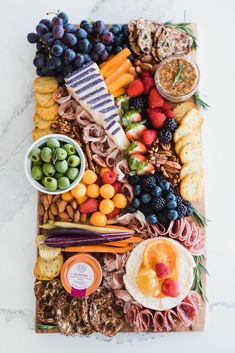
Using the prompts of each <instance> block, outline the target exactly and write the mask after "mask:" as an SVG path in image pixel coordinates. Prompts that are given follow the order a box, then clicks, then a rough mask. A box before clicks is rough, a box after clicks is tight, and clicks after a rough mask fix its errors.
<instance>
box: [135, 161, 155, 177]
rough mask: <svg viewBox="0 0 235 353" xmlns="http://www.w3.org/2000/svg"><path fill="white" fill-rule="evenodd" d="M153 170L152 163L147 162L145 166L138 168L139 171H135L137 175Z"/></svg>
mask: <svg viewBox="0 0 235 353" xmlns="http://www.w3.org/2000/svg"><path fill="white" fill-rule="evenodd" d="M154 171H155V168H154V166H153V165H152V163H150V162H147V164H146V166H145V167H144V168H143V169H142V170H140V171H138V172H137V175H145V174H150V173H152V172H154Z"/></svg>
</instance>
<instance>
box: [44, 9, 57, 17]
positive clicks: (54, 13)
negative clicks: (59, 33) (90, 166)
mask: <svg viewBox="0 0 235 353" xmlns="http://www.w3.org/2000/svg"><path fill="white" fill-rule="evenodd" d="M59 13H60V10H57V12H54V11H51V12H47V13H46V14H47V16H48V15H56V16H58V14H59Z"/></svg>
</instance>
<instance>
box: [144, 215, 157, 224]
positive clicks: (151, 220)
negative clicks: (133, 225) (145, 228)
mask: <svg viewBox="0 0 235 353" xmlns="http://www.w3.org/2000/svg"><path fill="white" fill-rule="evenodd" d="M146 219H147V222H148V223H150V224H156V223H157V222H158V219H157V216H156V215H155V213H151V214H149V215H148V216H147V217H146Z"/></svg>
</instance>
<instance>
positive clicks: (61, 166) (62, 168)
mask: <svg viewBox="0 0 235 353" xmlns="http://www.w3.org/2000/svg"><path fill="white" fill-rule="evenodd" d="M67 169H68V163H67V161H66V160H64V161H57V162H56V163H55V170H56V171H57V172H58V173H62V174H64V173H65V172H66V171H67Z"/></svg>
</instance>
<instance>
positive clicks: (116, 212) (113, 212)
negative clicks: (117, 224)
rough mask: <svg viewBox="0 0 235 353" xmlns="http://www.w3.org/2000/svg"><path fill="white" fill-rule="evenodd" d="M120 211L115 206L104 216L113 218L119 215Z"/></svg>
mask: <svg viewBox="0 0 235 353" xmlns="http://www.w3.org/2000/svg"><path fill="white" fill-rule="evenodd" d="M120 213H121V210H120V209H119V208H116V207H115V208H114V210H113V211H112V212H111V213H109V214H107V215H106V217H107V219H113V218H115V217H117V216H119V215H120Z"/></svg>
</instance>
